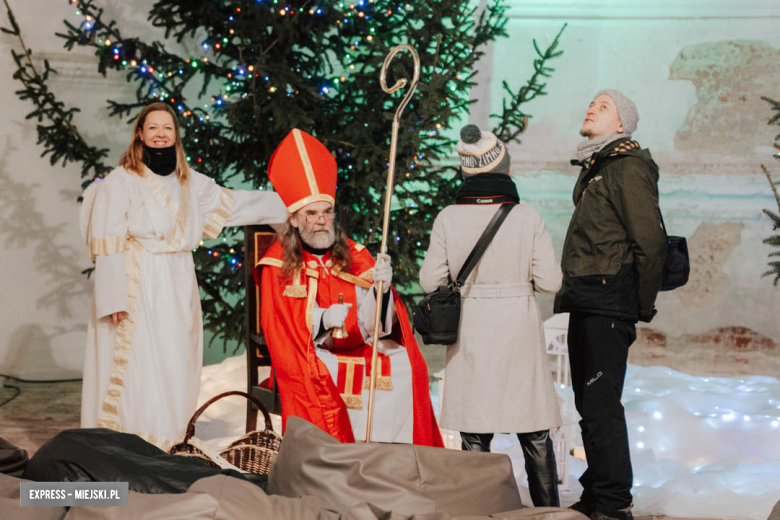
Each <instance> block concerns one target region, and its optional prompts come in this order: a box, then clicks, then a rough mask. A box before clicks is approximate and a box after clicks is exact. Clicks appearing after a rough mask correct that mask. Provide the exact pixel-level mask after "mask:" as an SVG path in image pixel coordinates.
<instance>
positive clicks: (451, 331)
mask: <svg viewBox="0 0 780 520" xmlns="http://www.w3.org/2000/svg"><path fill="white" fill-rule="evenodd" d="M514 206H515V204H502V205H501V207H500V208H498V211H496V214H495V215H493V219H492V220H491V221H490V223H489V224H488V225H487V228H485V231H483V232H482V236H481V237H479V240H478V241H477V245H475V246H474V249H472V250H471V253H470V254H469V257H468V258H467V259H466V262H465V263H464V264H463V267H461V268H460V272H459V273H458V277H457V278H456V279H455V281H454V282H452V283H451V284H450V285H442V286H439V287H437V288H436V290H435V291H434V292H432V293H428V294H426V295H425V296H424V297H423V299H422V300H420V301H419V302H418V303H417V304H416V305H415V306H414V309H413V312H414V328H415V329H416V330H417V332H419V333H420V335H421V336H422V340H423V343H425V344H426V345H430V344H438V345H451V344H453V343H455V342H456V341H458V328H459V325H460V288H461V287H462V286H463V284H464V283H465V281H466V279H467V278H468V277H469V274H471V271H472V270H473V269H474V267H476V265H477V262H479V260H480V258H482V254H483V253H484V252H485V250H486V249H487V247H488V246H489V245H490V242H491V240H493V237H494V236H495V234H496V232H497V231H498V228H499V227H501V224H503V223H504V220H506V217H507V215H509V212H510V211H512V208H514Z"/></svg>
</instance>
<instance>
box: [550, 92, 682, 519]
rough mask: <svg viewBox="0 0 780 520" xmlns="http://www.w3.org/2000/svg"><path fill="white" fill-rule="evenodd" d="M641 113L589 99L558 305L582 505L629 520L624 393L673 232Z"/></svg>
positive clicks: (622, 100) (613, 95) (614, 95)
mask: <svg viewBox="0 0 780 520" xmlns="http://www.w3.org/2000/svg"><path fill="white" fill-rule="evenodd" d="M638 121H639V114H638V112H637V110H636V106H635V105H634V103H633V102H632V101H631V100H630V99H628V98H627V97H626V96H625V95H623V94H622V93H621V92H619V91H616V90H602V91H601V92H599V93H598V94H596V97H595V98H594V99H593V101H592V102H591V104H590V106H589V107H588V111H587V113H586V115H585V121H584V122H583V124H582V129H581V130H580V135H582V136H583V137H587V138H588V140H587V141H584V142H583V143H581V144H580V145H579V146H578V148H577V160H576V161H572V164H576V165H579V166H581V167H582V170H581V172H580V175H579V178H578V179H577V183H576V184H575V186H574V206H575V209H574V214H573V215H572V219H571V222H570V224H569V229H568V231H567V232H566V240H565V242H564V246H563V255H562V258H561V268H562V270H563V286H562V288H561V290H560V292H559V293H558V294H557V295H556V298H555V312H558V313H560V312H568V313H570V314H569V333H568V346H569V363H570V365H571V377H572V386H573V389H574V401H575V405H576V407H577V411H578V412H579V413H580V416H581V417H582V420H581V421H580V426H581V428H582V440H583V443H584V445H585V455H586V457H587V462H588V469H587V470H586V471H585V473H584V474H583V475H582V477H580V483H582V486H583V492H582V495H581V497H580V500H579V502H577V503H576V504H574V505H573V506H571V507H572V509H576V510H577V511H580V512H582V513H584V514H585V515H586V516H590V517H591V518H592V519H594V520H612V519H618V520H631V519H633V516H632V514H631V507H632V497H631V487H632V485H633V474H632V471H631V458H630V453H629V447H628V432H627V429H626V419H625V412H624V410H623V405H622V404H621V402H620V399H621V395H622V393H623V382H624V380H625V376H626V361H627V359H628V348H629V347H630V346H631V344H632V343H633V342H634V340H635V339H636V322H637V321H644V322H649V321H650V320H652V319H653V316H654V315H655V313H656V310H655V298H656V296H657V294H658V291H659V289H660V287H661V278H662V275H663V266H664V260H665V258H666V247H667V239H666V233H665V232H664V230H663V227H662V224H661V212H660V210H659V208H658V166H657V165H656V164H655V162H654V161H653V159H652V157H651V156H650V152H649V151H648V150H643V149H641V147H640V146H639V143H637V142H636V141H634V140H632V139H631V134H632V133H633V132H634V130H636V125H637V122H638Z"/></svg>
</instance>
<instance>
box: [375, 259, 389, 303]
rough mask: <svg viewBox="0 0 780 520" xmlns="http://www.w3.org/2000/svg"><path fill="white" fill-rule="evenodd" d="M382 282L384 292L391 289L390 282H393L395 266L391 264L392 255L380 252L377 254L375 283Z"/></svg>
mask: <svg viewBox="0 0 780 520" xmlns="http://www.w3.org/2000/svg"><path fill="white" fill-rule="evenodd" d="M381 260H384V262H382V261H381ZM378 282H382V283H383V285H382V292H383V293H386V292H387V291H389V290H390V284H391V283H393V266H392V265H390V255H383V254H381V253H380V254H378V255H377V256H376V265H375V266H374V285H375V286H376V284H377V283H378Z"/></svg>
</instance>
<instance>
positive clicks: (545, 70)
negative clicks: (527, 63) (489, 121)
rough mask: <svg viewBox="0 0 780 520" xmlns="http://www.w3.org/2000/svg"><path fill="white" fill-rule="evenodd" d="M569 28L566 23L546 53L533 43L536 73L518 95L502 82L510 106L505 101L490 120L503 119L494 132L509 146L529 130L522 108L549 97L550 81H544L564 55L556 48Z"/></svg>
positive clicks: (526, 117)
mask: <svg viewBox="0 0 780 520" xmlns="http://www.w3.org/2000/svg"><path fill="white" fill-rule="evenodd" d="M567 25H568V24H563V27H561V30H560V31H558V34H557V35H556V36H555V38H554V39H553V41H552V43H551V44H550V45H549V46H548V47H547V48H546V49H545V51H544V52H542V51H541V50H540V49H539V45H538V44H537V43H536V40H533V46H534V50H535V51H536V55H537V58H536V59H535V60H534V73H533V75H532V76H531V78H530V79H529V80H528V81H527V82H526V84H525V85H524V86H522V87H520V89H519V90H518V91H517V92H516V93H515V92H514V91H513V90H512V89H511V87H510V86H509V83H507V82H506V81H503V82H501V85H502V87H503V89H504V91H505V92H506V93H507V94H508V95H509V100H510V101H509V102H508V103H507V100H506V99H504V100H503V101H502V111H501V114H491V115H490V117H492V118H498V119H500V122H499V124H498V126H496V127H495V128H494V129H493V133H494V134H495V135H496V137H498V138H499V139H501V140H502V141H503V142H505V143H509V142H510V141H516V140H518V139H517V138H518V136H519V135H520V134H521V133H523V132H524V131H525V129H526V128H527V126H528V118H529V117H530V116H529V115H528V114H526V113H525V112H523V105H524V104H526V103H528V102H530V101H533V100H534V99H536V98H537V97H539V96H545V95H547V92H546V91H545V88H546V87H547V82H546V81H544V80H543V78H545V79H546V78H550V77H551V75H552V73H553V72H554V71H555V69H553V68H552V67H549V66H548V62H549V61H550V60H553V59H555V58H557V57H559V56H561V55H562V54H563V51H559V50H557V49H558V45H559V43H560V39H561V35H562V34H563V31H564V30H565V29H566V26H567Z"/></svg>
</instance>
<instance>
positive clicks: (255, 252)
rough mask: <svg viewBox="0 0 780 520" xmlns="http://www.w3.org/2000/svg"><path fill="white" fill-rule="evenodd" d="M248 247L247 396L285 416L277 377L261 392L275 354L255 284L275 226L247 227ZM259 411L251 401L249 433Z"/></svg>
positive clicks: (248, 412)
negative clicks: (265, 370)
mask: <svg viewBox="0 0 780 520" xmlns="http://www.w3.org/2000/svg"><path fill="white" fill-rule="evenodd" d="M244 237H245V243H246V258H245V262H244V265H245V266H246V269H245V272H246V280H245V284H246V306H245V307H246V316H247V321H246V325H247V327H246V336H247V337H246V367H247V387H248V388H247V393H248V394H249V395H252V396H254V397H256V398H258V399H259V400H260V402H261V403H263V406H265V408H266V409H267V410H268V411H269V412H270V413H273V414H281V413H282V404H281V401H280V399H279V388H278V386H277V384H276V377H275V376H274V375H273V370H272V371H271V374H272V377H273V388H271V389H269V388H261V387H260V386H258V385H259V384H260V381H259V377H258V374H257V371H258V369H259V368H260V367H268V366H271V354H270V353H269V352H268V345H267V344H266V341H265V336H264V334H263V330H262V328H261V327H260V287H258V286H257V285H256V284H255V280H254V266H255V265H257V262H259V261H260V259H261V258H263V255H265V253H266V251H268V248H269V247H271V244H273V243H274V240H275V239H276V234H275V233H274V230H273V228H271V226H247V227H245V228H244ZM257 412H258V410H257V407H256V406H255V405H254V404H253V403H252V401H250V400H247V408H246V431H247V432H249V431H252V430H254V429H255V428H256V424H257Z"/></svg>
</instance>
